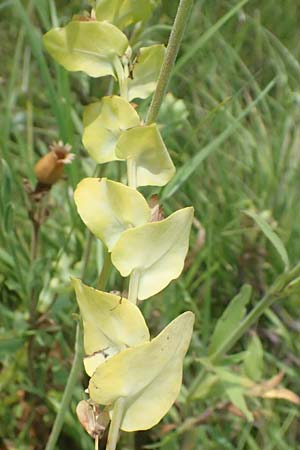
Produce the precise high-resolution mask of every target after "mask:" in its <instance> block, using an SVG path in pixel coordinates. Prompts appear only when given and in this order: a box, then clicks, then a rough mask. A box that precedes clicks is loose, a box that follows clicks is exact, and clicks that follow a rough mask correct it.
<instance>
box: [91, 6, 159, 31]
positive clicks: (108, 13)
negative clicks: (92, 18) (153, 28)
mask: <svg viewBox="0 0 300 450" xmlns="http://www.w3.org/2000/svg"><path fill="white" fill-rule="evenodd" d="M151 11H152V6H151V3H150V1H149V0H97V2H96V17H97V20H107V21H108V22H111V23H113V24H114V25H116V26H117V27H118V28H121V29H123V28H125V27H127V26H128V25H130V24H132V23H136V22H140V21H142V20H147V19H148V18H149V16H150V14H151Z"/></svg>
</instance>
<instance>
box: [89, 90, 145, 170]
mask: <svg viewBox="0 0 300 450" xmlns="http://www.w3.org/2000/svg"><path fill="white" fill-rule="evenodd" d="M83 124H84V132H83V138H82V142H83V145H84V146H85V148H86V149H87V151H88V152H89V154H90V155H91V157H92V158H93V159H94V160H95V161H97V162H98V163H106V162H108V161H114V160H116V159H119V158H118V157H117V155H116V153H115V149H116V145H117V142H118V138H119V137H120V135H121V133H122V131H125V130H127V129H129V128H133V127H137V126H139V125H140V118H139V116H138V114H137V112H136V111H135V109H134V108H133V106H131V104H130V103H128V102H127V101H126V100H124V99H123V98H121V97H118V96H116V95H114V96H112V97H103V98H102V100H101V101H99V102H97V103H92V104H91V105H88V106H87V107H86V108H85V110H84V116H83Z"/></svg>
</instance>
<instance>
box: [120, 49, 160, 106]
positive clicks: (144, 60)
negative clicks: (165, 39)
mask: <svg viewBox="0 0 300 450" xmlns="http://www.w3.org/2000/svg"><path fill="white" fill-rule="evenodd" d="M165 52H166V49H165V46H164V45H161V44H157V45H151V46H150V47H143V48H141V49H140V50H139V54H138V56H137V58H136V62H135V64H134V67H133V79H129V80H128V99H129V100H133V99H134V98H147V97H148V96H149V95H151V94H152V92H154V90H155V88H156V83H157V80H158V76H159V73H160V69H161V66H162V63H163V60H164V56H165Z"/></svg>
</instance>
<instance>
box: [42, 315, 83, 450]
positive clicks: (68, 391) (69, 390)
mask: <svg viewBox="0 0 300 450" xmlns="http://www.w3.org/2000/svg"><path fill="white" fill-rule="evenodd" d="M82 358H83V350H82V328H81V326H80V325H79V324H78V325H77V328H76V340H75V356H74V360H73V364H72V369H71V372H70V375H69V378H68V381H67V385H66V388H65V390H64V394H63V398H62V401H61V404H60V407H59V411H58V414H57V416H56V418H55V422H54V425H53V428H52V430H51V434H50V436H49V439H48V442H47V445H46V448H45V450H54V448H55V444H56V442H57V439H58V436H59V434H60V432H61V429H62V426H63V423H64V419H65V414H66V412H67V410H68V408H69V404H70V401H71V398H72V395H73V392H74V386H75V384H76V383H77V379H78V374H79V372H80V370H81V367H82Z"/></svg>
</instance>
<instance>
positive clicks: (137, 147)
mask: <svg viewBox="0 0 300 450" xmlns="http://www.w3.org/2000/svg"><path fill="white" fill-rule="evenodd" d="M116 155H117V156H118V157H119V158H121V159H127V160H133V161H134V162H135V164H136V179H137V186H164V185H165V184H167V183H168V181H169V180H170V179H171V178H172V177H173V175H174V173H175V167H174V165H173V162H172V160H171V158H170V155H169V153H168V150H167V149H166V146H165V144H164V141H163V139H162V137H161V135H160V132H159V130H158V127H157V125H156V124H152V125H149V126H140V127H136V128H132V129H131V130H127V131H124V132H123V133H122V134H121V136H120V138H119V140H118V143H117V147H116Z"/></svg>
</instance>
